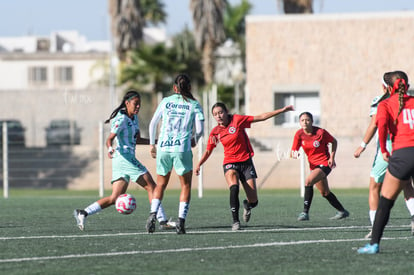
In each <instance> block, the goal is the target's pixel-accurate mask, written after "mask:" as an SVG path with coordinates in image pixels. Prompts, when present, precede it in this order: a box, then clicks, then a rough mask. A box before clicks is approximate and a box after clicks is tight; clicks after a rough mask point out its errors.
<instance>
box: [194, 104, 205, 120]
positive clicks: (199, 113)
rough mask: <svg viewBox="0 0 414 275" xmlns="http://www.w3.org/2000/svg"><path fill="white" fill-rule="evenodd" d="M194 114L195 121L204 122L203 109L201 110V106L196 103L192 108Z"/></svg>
mask: <svg viewBox="0 0 414 275" xmlns="http://www.w3.org/2000/svg"><path fill="white" fill-rule="evenodd" d="M194 112H195V119H196V120H200V121H204V113H203V109H202V108H201V106H200V104H199V103H198V102H197V103H196V106H195V108H194Z"/></svg>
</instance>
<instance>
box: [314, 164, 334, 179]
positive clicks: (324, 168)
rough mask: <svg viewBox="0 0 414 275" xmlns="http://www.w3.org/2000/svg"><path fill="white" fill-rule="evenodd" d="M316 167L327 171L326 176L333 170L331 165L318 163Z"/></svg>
mask: <svg viewBox="0 0 414 275" xmlns="http://www.w3.org/2000/svg"><path fill="white" fill-rule="evenodd" d="M316 168H319V169H321V170H322V171H323V172H324V173H325V175H326V176H328V175H329V174H330V173H331V171H332V169H331V168H330V167H329V166H323V165H318V166H317V167H316ZM316 168H315V169H316Z"/></svg>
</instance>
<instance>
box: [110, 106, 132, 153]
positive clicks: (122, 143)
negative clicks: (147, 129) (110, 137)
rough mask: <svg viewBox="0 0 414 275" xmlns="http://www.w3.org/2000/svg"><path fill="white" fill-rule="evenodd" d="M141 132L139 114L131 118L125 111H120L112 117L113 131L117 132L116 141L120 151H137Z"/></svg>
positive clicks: (117, 148)
mask: <svg viewBox="0 0 414 275" xmlns="http://www.w3.org/2000/svg"><path fill="white" fill-rule="evenodd" d="M138 132H139V123H138V116H137V115H134V116H133V117H132V119H131V118H129V117H128V116H127V115H126V114H125V111H122V110H121V111H119V112H118V114H117V115H116V116H115V117H114V118H113V119H112V122H111V133H114V134H116V137H115V141H116V143H117V147H116V148H115V150H117V151H118V152H119V153H135V145H136V142H137V134H138Z"/></svg>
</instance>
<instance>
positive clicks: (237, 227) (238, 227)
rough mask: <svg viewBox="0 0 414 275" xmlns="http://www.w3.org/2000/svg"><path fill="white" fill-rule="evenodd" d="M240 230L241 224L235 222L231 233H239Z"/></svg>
mask: <svg viewBox="0 0 414 275" xmlns="http://www.w3.org/2000/svg"><path fill="white" fill-rule="evenodd" d="M238 230H240V222H234V223H233V225H232V226H231V231H238Z"/></svg>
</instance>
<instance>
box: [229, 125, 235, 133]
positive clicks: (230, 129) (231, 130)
mask: <svg viewBox="0 0 414 275" xmlns="http://www.w3.org/2000/svg"><path fill="white" fill-rule="evenodd" d="M235 132H236V127H234V126H231V127H230V128H229V133H230V134H234V133H235Z"/></svg>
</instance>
